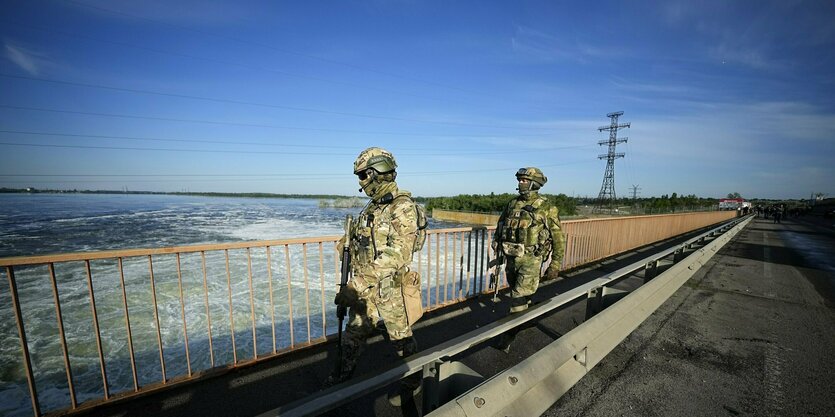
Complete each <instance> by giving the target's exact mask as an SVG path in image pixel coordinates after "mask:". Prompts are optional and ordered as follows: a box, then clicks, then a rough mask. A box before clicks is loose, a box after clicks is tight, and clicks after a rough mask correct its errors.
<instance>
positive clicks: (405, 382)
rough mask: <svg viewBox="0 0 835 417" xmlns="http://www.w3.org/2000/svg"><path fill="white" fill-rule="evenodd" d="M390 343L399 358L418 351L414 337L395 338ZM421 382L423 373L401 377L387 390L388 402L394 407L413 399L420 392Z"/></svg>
mask: <svg viewBox="0 0 835 417" xmlns="http://www.w3.org/2000/svg"><path fill="white" fill-rule="evenodd" d="M392 343H394V348H395V349H397V355H398V356H400V357H401V358H407V357H409V356H411V355H414V354H415V353H417V351H418V347H417V342H415V338H414V337H409V338H406V339H401V340H395V341H393V342H392ZM422 382H423V375H422V374H421V373H420V372H417V373H414V374H412V375H409V376H407V377H405V378H403V379H402V380H400V382H398V383H396V384H394V385H393V386H392V387H391V389H390V390H389V392H388V400H389V403H390V404H391V405H393V406H395V407H400V406H402V405H403V403H404V402H406V401H408V400H413V399H414V398H415V395H418V394H420V391H421V388H422V384H421V383H422Z"/></svg>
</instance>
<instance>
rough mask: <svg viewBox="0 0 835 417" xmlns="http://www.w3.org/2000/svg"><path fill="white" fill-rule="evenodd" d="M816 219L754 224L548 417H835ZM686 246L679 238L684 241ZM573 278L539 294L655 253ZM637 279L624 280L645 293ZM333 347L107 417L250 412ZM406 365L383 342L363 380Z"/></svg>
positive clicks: (834, 311)
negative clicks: (741, 416)
mask: <svg viewBox="0 0 835 417" xmlns="http://www.w3.org/2000/svg"><path fill="white" fill-rule="evenodd" d="M832 230H833V229H832V228H831V225H828V224H824V223H820V224H816V223H814V222H810V219H800V220H795V219H789V220H786V221H784V223H783V224H779V225H775V224H772V223H771V221H770V220H762V219H756V220H754V221H753V222H752V223H750V224H749V225H748V226H747V227H746V228H745V230H743V232H742V233H741V235H739V236H737V237H736V238H735V239H734V240H733V241H732V242H731V243H730V244H729V245H727V246H726V247H725V248H724V249H722V250H721V251H720V252H719V253H718V254H717V255H716V256H715V257H714V258H713V259H712V260H711V261H710V262H709V263H708V264H707V265H705V266H704V267H703V268H702V269H701V270H700V271H699V272H698V273H697V274H696V276H695V277H693V278H692V279H691V280H690V281H689V282H688V283H687V284H685V286H684V287H682V288H681V289H680V290H679V291H678V292H677V293H676V294H675V295H674V296H673V297H672V298H671V299H670V300H668V301H667V302H666V303H665V304H664V305H663V306H662V307H661V308H660V309H659V310H658V311H657V312H656V313H655V314H654V315H653V316H652V317H651V318H650V319H648V320H647V321H646V322H645V323H644V324H643V325H641V326H640V327H639V328H638V329H637V330H636V332H635V333H633V334H632V335H631V336H629V337H628V338H627V339H626V340H625V341H624V342H623V343H622V344H621V345H620V346H618V348H616V349H615V350H614V351H613V352H612V353H611V354H610V355H609V356H608V357H607V358H606V359H604V360H603V362H601V363H600V364H599V365H598V366H597V367H595V368H594V369H593V370H592V371H591V372H590V373H589V374H588V375H587V376H586V377H585V378H584V379H582V380H581V381H580V382H579V383H578V384H577V385H576V386H575V387H574V388H573V389H571V390H570V391H569V392H568V393H567V394H566V395H565V396H564V397H563V398H562V399H560V400H559V401H558V402H557V403H556V404H555V405H554V406H553V407H552V408H551V409H550V410H548V412H547V413H546V415H601V416H604V415H605V416H610V415H636V416H638V415H640V416H645V415H670V414H672V415H684V414H687V415H723V414H728V415H737V414H749V415H787V414H793V415H805V414H809V415H835V401H833V398H835V359H833V358H832V356H831V353H830V352H832V351H833V350H835V331H833V329H835V261H834V260H833V257H832V254H833V253H835V232H833V231H832ZM680 240H684V239H680ZM672 243H673V242H667V244H659V245H656V247H655V248H645V249H643V250H642V251H641V252H640V253H634V254H630V255H625V256H621V257H619V258H617V259H612V260H609V261H607V262H605V263H603V264H601V265H597V266H596V267H595V268H593V269H586V270H581V271H575V272H573V273H571V274H570V275H569V276H568V277H567V278H566V279H563V280H560V281H558V282H555V283H550V284H548V285H545V286H543V288H541V289H540V291H539V293H538V294H537V297H538V298H543V297H548V296H553V295H554V294H557V293H560V292H563V291H565V290H566V289H568V288H571V287H573V286H576V285H577V284H579V283H582V282H587V281H590V280H592V279H595V278H597V277H600V276H602V275H604V274H606V273H608V272H611V271H614V270H616V269H617V268H619V267H621V266H623V265H626V264H628V263H630V262H633V261H635V260H637V259H640V258H642V257H644V256H645V253H646V252H648V251H652V250H655V249H657V248H659V247H666V246H669V245H671V244H672ZM640 281H641V280H640V279H639V278H630V279H627V280H625V281H624V282H623V283H621V284H619V286H620V287H622V288H624V289H629V288H630V287H631V288H634V287H637V286H638V285H639V284H640ZM505 309H506V305H504V304H501V303H500V304H499V305H493V303H492V302H491V301H490V300H489V299H485V300H480V301H472V302H469V303H466V304H464V305H457V306H453V307H452V308H449V309H447V310H440V311H436V312H433V313H431V314H430V315H428V316H426V317H425V318H424V319H422V320H421V322H420V323H419V325H418V326H417V328H416V337H417V339H418V342H419V343H420V344H421V346H422V347H426V346H433V345H436V344H439V343H441V342H443V341H445V340H448V339H450V338H452V337H454V336H458V335H460V334H463V333H466V332H468V331H470V330H473V329H475V328H477V327H478V326H481V325H483V324H486V323H489V322H491V321H493V320H496V319H497V318H499V317H501V316H502V314H503V311H505ZM584 314H585V305H584V304H583V303H576V304H574V305H571V306H568V307H566V308H564V309H563V310H561V311H559V312H557V313H554V314H551V315H548V316H546V317H544V318H543V319H542V320H540V321H539V322H538V323H537V325H536V326H534V327H532V328H528V329H526V330H524V331H522V332H521V333H520V335H519V338H518V339H517V341H516V343H515V344H514V346H513V350H512V351H511V353H510V354H504V353H502V352H500V351H497V350H495V349H493V348H491V347H490V346H487V345H484V346H479V347H476V348H475V349H473V350H471V351H470V352H468V354H467V355H466V356H464V357H461V358H455V359H458V360H460V361H462V362H464V363H465V364H467V365H468V366H470V367H471V368H473V369H474V370H476V371H478V372H479V373H481V374H482V375H493V374H495V373H497V372H499V371H500V370H502V369H505V368H508V367H510V366H513V365H515V364H516V363H518V362H519V361H520V360H521V359H522V358H524V357H526V356H528V355H529V354H531V353H533V352H535V351H536V350H538V349H540V348H542V347H544V346H545V345H547V344H548V343H550V342H552V341H553V340H554V339H555V338H557V337H559V335H561V334H563V333H565V332H567V331H568V330H570V329H571V328H573V327H575V326H576V325H577V324H578V323H580V322H582V320H583V317H584ZM334 352H335V348H334V346H332V345H330V346H317V347H312V348H310V349H308V350H306V351H302V352H296V353H293V354H291V355H289V356H286V357H284V358H280V359H278V360H276V361H273V362H268V363H262V364H258V365H254V366H252V367H250V368H246V369H241V370H237V371H235V372H231V373H228V374H225V375H221V376H219V377H217V378H214V379H210V380H208V381H203V382H199V383H193V384H187V385H184V386H180V387H176V388H173V389H170V390H166V391H161V392H159V393H154V394H150V395H147V396H144V397H141V398H138V399H133V400H130V401H125V402H123V403H117V404H112V405H108V406H106V407H103V408H100V409H97V410H94V411H92V412H91V414H95V415H106V416H145V415H155V416H185V415H224V416H252V415H256V414H259V413H262V412H265V411H268V410H270V409H274V408H276V407H278V406H280V405H283V404H287V403H289V402H292V401H294V400H297V399H299V398H303V397H306V396H308V395H309V394H311V393H314V392H316V391H317V390H318V387H319V385H320V383H321V381H322V380H323V379H324V377H325V376H326V375H327V373H328V371H329V367H330V364H331V362H330V358H328V355H332V354H334ZM396 361H397V357H396V355H395V353H394V352H393V351H392V350H391V348H390V347H389V346H388V345H387V344H386V343H385V342H384V341H382V339H381V338H380V337H377V338H375V339H373V340H372V343H371V345H370V346H369V349H368V350H367V351H366V353H365V355H364V356H363V358H362V360H361V362H360V367H359V369H358V371H357V373H358V374H365V375H368V374H371V373H373V372H375V370H378V369H381V368H383V367H386V366H390V365H391V364H393V363H395V362H396ZM331 414H332V415H334V416H335V415H349V416H350V415H354V416H367V415H378V416H397V415H418V413H417V411H416V409H415V408H412V407H405V408H404V409H403V410H402V411H401V410H400V409H396V408H393V407H391V406H389V405H388V402H387V401H386V400H385V393H384V392H382V391H381V392H378V393H376V394H375V395H372V396H369V397H367V398H364V399H361V400H359V401H356V402H354V403H352V404H351V405H350V406H346V407H343V408H341V409H338V410H335V411H333V412H332V413H331Z"/></svg>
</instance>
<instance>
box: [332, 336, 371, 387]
mask: <svg viewBox="0 0 835 417" xmlns="http://www.w3.org/2000/svg"><path fill="white" fill-rule="evenodd" d="M364 348H365V344H355V343H350V342H348V343H342V357H340V358H337V362H336V365H335V367H334V369H333V371H332V372H331V374H330V375H328V377H327V379H325V382H324V383H323V384H322V388H330V387H332V386H334V385H337V384H341V383H343V382H345V381H347V380H349V379H350V378H351V376H352V375H353V374H354V370H355V369H356V368H357V360H358V359H359V357H360V355H361V354H362V351H363V349H364Z"/></svg>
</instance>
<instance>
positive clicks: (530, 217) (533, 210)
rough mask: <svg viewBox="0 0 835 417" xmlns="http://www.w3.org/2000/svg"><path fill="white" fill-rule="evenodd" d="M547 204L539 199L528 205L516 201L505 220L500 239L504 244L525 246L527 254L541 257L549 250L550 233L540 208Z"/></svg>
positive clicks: (543, 199) (541, 198)
mask: <svg viewBox="0 0 835 417" xmlns="http://www.w3.org/2000/svg"><path fill="white" fill-rule="evenodd" d="M545 203H546V200H545V198H544V197H539V198H537V199H536V200H534V201H531V202H529V203H528V204H526V205H521V204H519V202H518V201H516V200H514V201H513V202H512V203H511V204H513V207H512V208H511V209H510V210H511V211H510V212H509V213H508V214H507V217H506V218H505V219H504V223H503V225H502V228H501V230H500V231H499V233H500V234H499V237H500V240H501V241H502V242H509V243H518V244H522V245H524V246H525V249H526V252H527V253H533V254H534V255H535V256H541V255H542V252H543V249H546V250H547V245H546V243H548V241H549V240H550V233H549V231H548V228H547V227H546V221H547V220H546V218H545V216H544V215H543V210H540V209H539V208H540V207H541V206H542V205H543V204H545Z"/></svg>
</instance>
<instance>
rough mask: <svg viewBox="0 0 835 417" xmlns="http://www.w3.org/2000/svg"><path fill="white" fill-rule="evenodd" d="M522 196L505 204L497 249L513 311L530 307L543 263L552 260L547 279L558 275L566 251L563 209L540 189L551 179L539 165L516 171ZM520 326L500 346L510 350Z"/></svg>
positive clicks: (495, 248)
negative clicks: (560, 216) (549, 200)
mask: <svg viewBox="0 0 835 417" xmlns="http://www.w3.org/2000/svg"><path fill="white" fill-rule="evenodd" d="M516 179H517V181H519V188H518V190H519V196H518V197H517V198H515V199H513V200H512V201H510V203H508V205H507V207H505V209H504V211H503V212H502V214H501V216H500V217H499V222H498V224H497V225H496V234H495V235H494V236H493V243H492V246H493V249H494V250H498V251H502V252H503V254H504V256H505V262H506V265H507V267H506V271H507V281H508V284H509V285H510V313H511V314H512V313H518V312H521V311H524V310H526V309H527V308H528V305H529V304H530V297H531V295H533V294H534V293H535V292H536V290H537V288H538V287H539V281H540V273H541V271H542V269H541V268H542V264H543V263H544V262H546V261H547V260H548V257H549V255H550V258H551V262H550V264H549V265H548V269H547V270H546V271H545V275H544V276H543V277H542V279H543V280H545V281H548V280H553V279H557V277H558V276H559V273H560V267H561V266H562V260H563V255H564V253H565V236H564V235H563V233H562V226H561V225H560V218H559V209H558V208H557V207H555V206H553V205H552V204H551V203H549V202H548V200H547V199H546V198H545V197H542V196H540V195H539V189H540V188H541V187H542V186H543V185H545V182H546V181H548V179H547V178H546V177H545V175H544V174H543V173H542V171H541V170H539V168H534V167H528V168H521V169H519V171H517V172H516ZM517 332H518V329H514V330H511V331H509V332H507V333H505V334H504V335H503V337H502V338H501V339H500V341H499V345H498V347H499V348H500V349H502V350H504V351H506V352H508V351H509V349H510V344H511V343H512V342H513V339H515V337H516V333H517Z"/></svg>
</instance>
